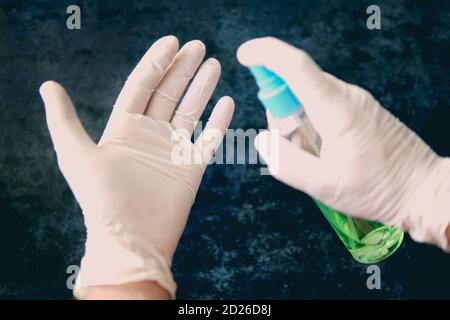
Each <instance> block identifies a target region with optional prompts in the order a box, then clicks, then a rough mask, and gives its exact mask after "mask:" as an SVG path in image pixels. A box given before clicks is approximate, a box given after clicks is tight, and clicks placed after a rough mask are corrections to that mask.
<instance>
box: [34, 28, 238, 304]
mask: <svg viewBox="0 0 450 320" xmlns="http://www.w3.org/2000/svg"><path fill="white" fill-rule="evenodd" d="M204 55H205V47H204V45H203V43H202V42H200V41H191V42H189V43H187V44H185V45H184V46H183V48H182V49H181V50H180V51H178V40H177V39H176V38H175V37H173V36H167V37H164V38H161V39H160V40H158V41H157V42H155V43H154V44H153V45H152V47H151V48H150V49H149V50H148V52H147V53H146V54H145V55H144V57H143V58H142V60H141V61H140V62H139V64H138V65H137V66H136V68H135V69H134V70H133V72H132V73H131V75H130V76H129V77H128V80H127V81H126V83H125V86H124V87H123V89H122V91H121V93H120V95H119V97H118V99H117V101H116V104H115V106H114V109H113V111H112V115H111V117H110V119H109V121H108V125H107V127H106V129H105V131H104V133H103V136H102V138H101V140H100V142H99V143H98V144H97V145H96V144H95V143H94V142H93V141H92V140H91V138H90V137H89V136H88V135H87V133H86V132H85V130H84V129H83V126H82V125H81V123H80V121H79V119H78V117H77V115H76V112H75V109H74V107H73V105H72V102H71V100H70V98H69V96H68V95H67V93H66V92H65V91H64V89H63V88H62V87H61V86H60V85H58V84H56V83H54V82H46V83H44V84H43V85H42V86H41V88H40V93H41V96H42V98H43V100H44V103H45V109H46V116H47V124H48V127H49V130H50V133H51V137H52V140H53V143H54V147H55V150H56V153H57V158H58V164H59V167H60V169H61V171H62V173H63V175H64V177H65V178H66V180H67V182H68V183H69V185H70V188H71V189H72V191H73V193H74V195H75V197H76V199H77V200H78V202H79V204H80V206H81V208H82V210H83V215H84V219H85V224H86V228H87V240H86V251H85V255H84V257H83V259H82V263H81V269H80V273H79V277H78V279H77V283H76V289H75V296H76V297H78V298H82V297H83V296H84V295H85V293H86V289H87V288H88V287H90V286H97V285H114V284H124V283H128V282H133V281H142V280H152V281H156V282H158V283H159V285H160V286H161V287H163V288H165V289H166V290H167V291H168V292H169V293H170V294H171V295H172V297H174V295H175V288H176V285H175V282H174V281H173V279H172V275H171V271H170V266H171V260H172V256H173V254H174V251H175V248H176V246H177V243H178V241H179V239H180V236H181V234H182V232H183V230H184V227H185V224H186V220H187V218H188V214H189V211H190V209H191V205H192V203H193V201H194V198H195V195H196V193H197V190H198V187H199V184H200V180H201V178H202V175H203V173H204V170H205V167H206V165H207V164H208V162H209V161H210V159H211V157H212V154H213V152H214V151H215V150H216V148H217V147H218V146H219V145H220V143H221V140H222V138H223V135H224V133H225V130H226V129H227V128H228V125H229V123H230V121H231V117H232V115H233V111H234V103H233V100H232V99H231V98H229V97H223V98H222V99H220V100H219V102H218V103H217V105H216V106H215V108H214V110H213V112H212V114H211V116H210V118H209V121H208V123H207V124H206V127H205V129H204V131H203V132H202V134H201V136H200V137H198V139H197V140H196V142H195V143H194V144H193V143H192V142H191V140H190V139H191V134H192V132H193V129H194V125H195V122H196V121H197V120H198V119H199V118H200V116H201V114H202V113H203V110H204V108H205V106H206V105H207V102H208V101H209V99H210V97H211V95H212V93H213V91H214V88H215V86H216V84H217V81H218V79H219V76H220V64H219V62H218V61H217V60H215V59H209V60H207V61H206V62H205V63H203V64H202V65H201V67H200V69H199V70H198V72H197V74H196V75H195V78H194V80H193V81H192V84H191V85H190V87H189V89H188V91H187V92H186V94H185V95H184V97H183V99H182V101H181V102H180V105H179V107H178V109H177V111H176V112H175V113H174V110H175V107H176V105H177V102H178V100H179V99H180V97H181V95H182V93H183V92H184V89H185V88H186V86H187V85H188V82H189V81H190V79H191V78H192V77H193V76H194V74H195V72H196V70H197V69H198V67H199V66H200V64H201V62H202V60H203V58H204ZM180 152H181V153H183V152H184V153H183V154H181V156H180Z"/></svg>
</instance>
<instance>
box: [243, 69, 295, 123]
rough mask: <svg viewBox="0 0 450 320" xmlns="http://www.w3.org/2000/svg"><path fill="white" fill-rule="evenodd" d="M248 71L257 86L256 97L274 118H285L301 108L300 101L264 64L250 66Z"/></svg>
mask: <svg viewBox="0 0 450 320" xmlns="http://www.w3.org/2000/svg"><path fill="white" fill-rule="evenodd" d="M249 69H250V72H251V73H252V75H253V77H254V78H255V80H256V84H257V85H258V87H259V92H258V99H259V100H260V101H261V103H262V104H263V105H264V107H265V108H266V109H267V110H269V111H270V113H271V114H272V116H273V117H275V118H285V117H287V116H289V115H291V114H293V113H294V112H296V111H299V110H303V108H302V105H301V103H300V101H298V99H297V97H296V96H295V95H294V93H293V92H292V91H291V89H290V88H289V87H288V85H287V84H286V83H285V82H284V80H283V79H281V78H280V77H279V76H278V75H277V74H276V73H274V72H272V71H271V70H269V69H267V68H266V67H264V66H251V67H249Z"/></svg>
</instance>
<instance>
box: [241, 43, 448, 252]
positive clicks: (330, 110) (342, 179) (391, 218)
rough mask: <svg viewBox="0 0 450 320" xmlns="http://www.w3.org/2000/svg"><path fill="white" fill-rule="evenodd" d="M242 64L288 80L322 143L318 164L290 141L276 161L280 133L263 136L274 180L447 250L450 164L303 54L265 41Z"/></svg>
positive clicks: (247, 48) (250, 47)
mask: <svg viewBox="0 0 450 320" xmlns="http://www.w3.org/2000/svg"><path fill="white" fill-rule="evenodd" d="M238 59H239V61H240V62H241V63H242V64H243V65H245V66H251V65H264V66H266V67H267V68H269V69H271V70H272V71H274V72H276V73H277V74H278V75H279V76H280V77H282V78H283V79H284V80H285V81H286V83H287V84H288V85H289V87H290V88H291V89H292V91H293V92H294V94H295V95H296V96H297V97H298V99H299V100H300V101H301V102H302V104H303V106H304V108H305V111H306V113H307V114H308V115H309V118H310V120H311V122H312V124H313V126H314V127H315V128H316V130H317V131H318V133H319V135H320V136H321V139H322V147H321V153H320V157H319V158H318V157H315V156H313V155H311V154H309V153H307V152H305V151H303V150H301V149H299V148H298V147H297V146H296V145H294V144H293V143H291V142H289V141H288V140H286V139H284V138H281V140H280V141H279V142H280V144H279V154H271V152H270V148H269V146H270V143H269V142H268V141H271V140H270V139H271V138H272V139H273V138H274V137H273V136H271V135H274V134H275V132H272V133H271V132H263V133H261V134H260V135H258V136H257V139H256V140H255V144H256V147H257V148H258V151H259V152H260V154H261V156H262V157H263V159H264V160H265V162H266V163H267V164H268V167H269V171H271V170H272V171H273V172H272V174H273V175H274V177H275V178H277V179H278V180H280V181H282V182H284V183H286V184H288V185H290V186H292V187H294V188H296V189H299V190H302V191H304V192H306V193H308V194H309V195H311V196H312V197H314V198H316V199H318V200H320V201H322V202H324V203H325V204H327V205H329V206H330V207H332V208H335V209H337V210H339V211H342V212H345V213H347V214H349V215H353V216H355V217H359V218H364V219H367V220H376V221H380V222H383V223H386V224H388V225H394V226H398V227H401V228H403V229H404V230H407V231H409V232H410V234H411V236H412V237H413V238H414V239H415V240H416V241H420V242H428V243H433V244H436V245H439V246H441V247H442V248H444V249H446V250H449V241H448V239H447V237H446V234H445V233H446V229H447V227H448V226H449V223H450V160H449V159H448V158H442V157H439V156H437V155H436V154H435V153H434V152H433V151H432V150H431V149H430V148H429V147H428V146H427V145H426V144H425V143H424V142H423V141H422V140H421V139H420V138H419V137H418V136H417V135H416V134H415V133H414V132H412V131H411V130H409V129H408V128H407V127H406V126H405V125H404V124H402V123H401V122H400V121H399V120H398V119H396V118H395V117H394V116H393V115H392V114H391V113H389V112H388V111H387V110H385V109H384V108H383V107H381V106H380V104H379V103H378V102H377V101H376V100H375V99H374V98H373V97H372V95H371V94H370V93H369V92H367V91H366V90H364V89H362V88H360V87H357V86H355V85H351V84H348V83H345V82H344V81H341V80H339V79H337V78H335V77H333V76H332V75H330V74H327V73H325V72H323V71H322V70H321V69H320V68H319V67H318V66H317V65H316V63H314V61H313V60H312V59H311V58H310V57H309V56H308V54H307V53H305V52H304V51H302V50H300V49H297V48H295V47H292V46H290V45H289V44H287V43H284V42H282V41H280V40H278V39H274V38H260V39H254V40H250V41H248V42H246V43H244V44H243V45H242V46H241V47H240V48H239V50H238ZM270 122H272V127H274V126H275V127H276V126H279V123H276V122H273V121H272V119H271V118H270V117H269V127H271V123H270ZM276 169H278V170H276ZM274 171H275V172H274Z"/></svg>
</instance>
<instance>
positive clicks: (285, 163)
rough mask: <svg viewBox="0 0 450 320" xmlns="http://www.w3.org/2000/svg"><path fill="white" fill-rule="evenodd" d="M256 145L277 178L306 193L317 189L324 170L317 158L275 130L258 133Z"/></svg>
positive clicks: (316, 191)
mask: <svg viewBox="0 0 450 320" xmlns="http://www.w3.org/2000/svg"><path fill="white" fill-rule="evenodd" d="M255 147H256V150H258V153H259V154H260V156H261V157H262V158H263V159H264V162H265V163H266V164H267V166H268V169H269V172H270V173H271V174H272V176H274V177H275V178H276V179H277V180H280V181H281V182H283V183H285V184H287V185H289V186H291V187H293V188H295V189H298V190H301V191H303V192H306V193H308V194H309V195H315V194H317V193H318V191H319V190H318V188H319V187H320V181H321V176H322V171H323V168H322V167H321V160H320V159H319V158H317V157H315V156H313V155H311V154H310V153H308V152H306V151H304V150H302V149H300V148H298V147H297V146H296V145H294V144H293V143H291V142H290V141H289V140H287V139H285V138H284V137H282V136H281V135H280V134H279V131H278V130H275V131H263V132H261V133H259V134H258V135H257V136H256V138H255Z"/></svg>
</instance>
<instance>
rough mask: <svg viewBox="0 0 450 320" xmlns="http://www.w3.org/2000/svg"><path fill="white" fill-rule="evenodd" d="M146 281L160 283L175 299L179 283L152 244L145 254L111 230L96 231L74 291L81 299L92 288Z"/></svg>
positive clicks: (87, 247) (147, 247) (87, 249)
mask: <svg viewBox="0 0 450 320" xmlns="http://www.w3.org/2000/svg"><path fill="white" fill-rule="evenodd" d="M144 280H150V281H155V282H157V283H158V284H159V285H160V286H161V287H162V288H164V289H165V290H167V291H168V292H169V294H170V295H171V297H172V298H175V291H176V283H175V282H174V280H173V277H172V273H171V271H170V267H169V263H167V261H166V259H165V258H164V257H163V255H162V254H161V253H160V252H159V251H158V250H157V249H156V248H154V247H153V246H152V245H151V244H147V245H146V248H145V253H143V252H139V250H136V247H133V246H132V245H131V243H124V242H123V241H120V240H119V239H118V238H117V237H116V236H114V235H113V234H111V233H109V232H107V231H100V232H99V231H98V230H96V231H95V233H94V232H92V233H89V234H88V240H87V241H86V252H85V255H84V257H83V259H82V261H81V267H80V272H79V273H78V276H77V279H76V283H75V288H74V296H75V297H76V298H77V299H84V298H85V297H86V294H87V290H88V288H89V287H92V286H99V285H120V284H125V283H129V282H136V281H144Z"/></svg>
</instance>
